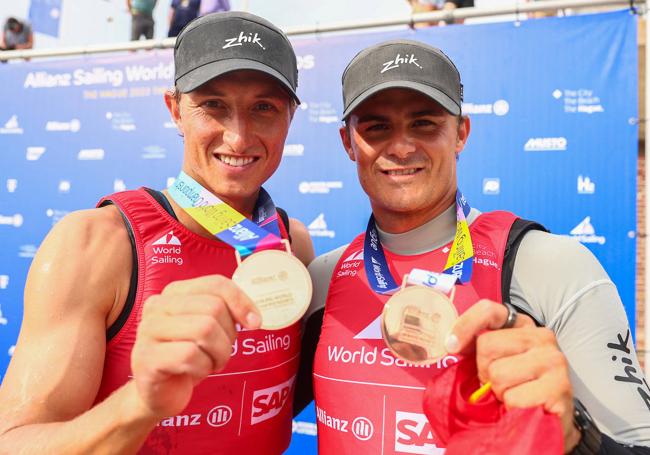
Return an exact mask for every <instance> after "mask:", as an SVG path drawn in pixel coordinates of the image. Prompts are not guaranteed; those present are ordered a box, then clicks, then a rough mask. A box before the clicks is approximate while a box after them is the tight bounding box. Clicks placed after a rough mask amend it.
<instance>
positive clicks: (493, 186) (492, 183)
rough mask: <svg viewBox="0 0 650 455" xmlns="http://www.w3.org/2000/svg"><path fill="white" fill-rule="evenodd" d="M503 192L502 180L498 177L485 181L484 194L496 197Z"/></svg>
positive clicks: (485, 179)
mask: <svg viewBox="0 0 650 455" xmlns="http://www.w3.org/2000/svg"><path fill="white" fill-rule="evenodd" d="M500 192H501V179H499V178H497V177H490V178H484V179H483V194H485V195H488V196H496V195H497V194H499V193H500Z"/></svg>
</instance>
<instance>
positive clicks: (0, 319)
mask: <svg viewBox="0 0 650 455" xmlns="http://www.w3.org/2000/svg"><path fill="white" fill-rule="evenodd" d="M8 322H9V321H8V320H7V318H5V317H4V316H2V305H0V325H7V323H8Z"/></svg>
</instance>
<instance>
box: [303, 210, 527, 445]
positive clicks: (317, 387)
mask: <svg viewBox="0 0 650 455" xmlns="http://www.w3.org/2000/svg"><path fill="white" fill-rule="evenodd" d="M515 219H516V217H515V216H514V215H513V214H511V213H508V212H490V213H486V214H482V215H480V216H479V217H478V218H477V219H476V220H474V222H473V223H472V224H471V226H470V232H471V236H472V244H473V246H474V265H473V274H472V280H471V282H470V283H469V284H466V285H462V286H456V294H455V298H454V304H455V305H456V308H457V309H458V312H459V313H462V312H464V311H465V310H466V309H467V308H469V307H470V306H471V305H472V304H474V303H475V302H476V301H477V300H479V299H481V298H487V299H491V300H494V301H497V302H500V301H501V269H502V264H503V258H504V250H505V247H506V242H507V240H508V233H509V231H510V227H511V226H512V223H513V222H514V221H515ZM363 239H364V234H361V235H359V236H358V237H357V238H356V239H355V240H354V241H353V242H352V243H351V244H350V245H349V247H348V248H347V249H346V251H345V252H344V253H343V255H342V256H341V258H340V259H339V262H338V264H337V265H336V267H335V268H334V272H333V274H332V278H331V282H330V287H329V292H328V295H327V303H326V305H325V314H324V316H323V326H322V329H321V335H320V340H319V342H318V347H317V349H316V357H315V359H314V398H315V402H316V419H317V423H318V452H319V453H320V454H325V455H328V454H336V455H342V454H348V453H349V454H366V453H368V454H370V453H372V454H396V453H400V454H402V453H407V454H409V453H412V454H441V453H442V452H443V450H444V448H442V447H441V444H440V441H439V439H438V438H437V436H436V435H435V434H434V433H433V432H432V431H431V427H430V425H429V423H428V421H427V418H426V417H425V415H424V413H423V409H422V400H423V392H424V389H425V386H426V384H427V381H428V380H429V378H431V377H432V376H433V375H436V374H438V373H439V372H440V371H443V370H442V369H443V368H445V367H447V366H448V365H451V364H453V363H455V362H456V361H457V359H456V358H455V357H453V356H447V357H445V358H443V359H441V360H439V361H438V363H437V364H433V365H427V366H413V365H409V364H407V363H406V362H404V361H403V360H401V359H397V358H395V357H394V356H393V355H392V354H391V353H390V351H389V350H388V348H387V347H386V345H385V344H384V341H383V339H382V337H381V329H380V324H379V321H380V319H379V318H380V314H381V311H382V308H383V305H384V303H385V302H386V301H387V300H388V298H389V297H388V296H382V295H378V294H376V293H375V292H373V290H372V289H371V288H370V286H369V285H368V280H367V279H366V275H365V271H364V265H363ZM450 247H451V243H449V244H447V245H445V246H444V247H442V248H439V249H437V250H434V251H431V252H429V253H423V254H419V255H414V256H403V255H397V254H393V253H391V252H390V251H387V250H385V253H386V259H387V261H388V264H389V265H390V268H391V270H392V272H393V273H394V276H395V281H396V282H397V283H401V282H402V277H403V276H404V274H406V273H408V272H409V271H410V270H411V269H413V268H422V269H428V270H432V271H441V270H443V269H444V266H445V262H446V260H447V256H448V252H449V248H450Z"/></svg>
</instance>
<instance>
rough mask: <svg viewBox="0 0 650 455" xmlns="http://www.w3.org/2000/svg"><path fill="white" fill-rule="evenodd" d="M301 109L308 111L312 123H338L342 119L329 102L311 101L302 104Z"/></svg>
mask: <svg viewBox="0 0 650 455" xmlns="http://www.w3.org/2000/svg"><path fill="white" fill-rule="evenodd" d="M300 108H301V109H302V110H305V111H307V115H308V118H309V122H310V123H325V124H327V123H338V122H339V121H340V118H339V116H338V113H337V112H336V109H335V108H334V106H333V105H332V103H330V102H329V101H310V102H309V103H301V104H300Z"/></svg>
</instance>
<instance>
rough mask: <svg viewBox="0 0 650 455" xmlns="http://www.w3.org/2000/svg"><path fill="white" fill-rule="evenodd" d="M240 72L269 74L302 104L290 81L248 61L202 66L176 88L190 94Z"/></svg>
mask: <svg viewBox="0 0 650 455" xmlns="http://www.w3.org/2000/svg"><path fill="white" fill-rule="evenodd" d="M238 70H253V71H260V72H262V73H265V74H268V75H269V76H271V77H273V78H274V79H276V80H277V81H278V82H280V83H281V84H282V86H283V87H284V88H285V89H286V90H287V91H288V92H289V94H290V95H291V96H292V97H293V98H294V99H295V100H296V102H297V103H298V104H300V99H299V98H298V95H297V94H296V92H295V90H294V89H293V87H291V84H290V83H289V81H288V80H287V79H286V78H285V77H284V76H283V75H282V74H280V73H279V72H278V71H276V70H274V69H273V68H271V67H269V66H266V65H265V64H263V63H260V62H256V61H254V60H248V59H235V58H233V59H227V60H219V61H217V62H212V63H208V64H207V65H203V66H200V67H198V68H195V69H194V70H192V71H190V72H189V73H187V74H184V75H183V76H181V77H179V78H178V80H177V81H176V87H178V90H180V92H181V93H189V92H191V91H192V90H196V89H197V88H199V87H200V86H201V85H203V84H205V83H206V82H208V81H210V80H212V79H214V78H215V77H219V76H222V75H224V74H226V73H230V72H232V71H238Z"/></svg>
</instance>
